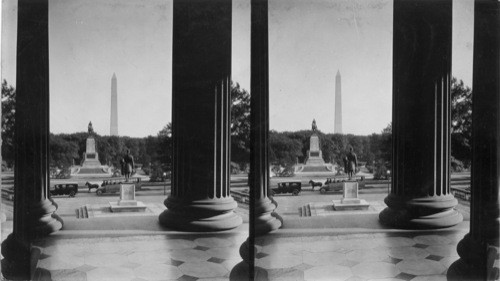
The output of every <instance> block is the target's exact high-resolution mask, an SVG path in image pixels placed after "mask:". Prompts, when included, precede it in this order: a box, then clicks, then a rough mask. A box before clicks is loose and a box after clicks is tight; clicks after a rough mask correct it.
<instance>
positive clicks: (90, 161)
mask: <svg viewBox="0 0 500 281" xmlns="http://www.w3.org/2000/svg"><path fill="white" fill-rule="evenodd" d="M82 167H83V168H100V167H101V162H99V154H98V153H97V151H96V145H95V139H94V137H92V136H90V137H88V138H87V146H86V150H85V154H84V157H83V162H82Z"/></svg>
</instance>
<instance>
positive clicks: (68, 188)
mask: <svg viewBox="0 0 500 281" xmlns="http://www.w3.org/2000/svg"><path fill="white" fill-rule="evenodd" d="M49 192H50V195H52V196H57V195H69V197H75V195H76V194H77V193H78V183H61V184H56V185H54V186H53V187H51V188H50V190H49Z"/></svg>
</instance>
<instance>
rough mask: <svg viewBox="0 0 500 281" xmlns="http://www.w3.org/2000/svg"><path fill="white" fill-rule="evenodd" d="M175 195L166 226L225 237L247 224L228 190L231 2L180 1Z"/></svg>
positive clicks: (162, 220)
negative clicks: (223, 234) (228, 230)
mask: <svg viewBox="0 0 500 281" xmlns="http://www.w3.org/2000/svg"><path fill="white" fill-rule="evenodd" d="M173 14H174V17H173V18H174V20H173V56H172V57H173V61H172V142H173V155H172V156H173V157H172V158H173V161H172V190H171V194H170V196H169V197H168V198H167V199H166V200H165V206H167V208H168V209H167V210H165V211H164V212H163V213H162V214H161V215H160V217H159V220H160V223H161V224H162V225H164V226H166V227H168V228H173V229H179V230H188V231H219V230H226V229H232V228H235V227H237V226H239V225H240V224H241V223H242V219H241V217H240V216H238V215H236V214H235V213H234V211H233V210H234V209H235V208H236V207H237V203H236V202H235V201H234V199H233V198H232V197H231V195H230V192H229V188H230V187H229V183H230V143H231V135H230V122H231V121H230V120H231V118H230V117H231V116H230V103H231V97H230V92H231V15H232V2H231V0H220V1H217V4H214V3H213V2H212V1H184V0H174V3H173Z"/></svg>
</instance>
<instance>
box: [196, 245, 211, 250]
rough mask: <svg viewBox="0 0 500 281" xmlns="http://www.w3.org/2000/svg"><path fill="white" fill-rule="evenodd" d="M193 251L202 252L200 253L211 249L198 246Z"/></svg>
mask: <svg viewBox="0 0 500 281" xmlns="http://www.w3.org/2000/svg"><path fill="white" fill-rule="evenodd" d="M193 249H195V250H200V251H206V250H208V249H210V248H209V247H204V246H196V247H194V248H193Z"/></svg>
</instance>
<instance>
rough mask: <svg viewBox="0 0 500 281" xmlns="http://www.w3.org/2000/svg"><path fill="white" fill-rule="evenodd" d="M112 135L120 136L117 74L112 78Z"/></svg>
mask: <svg viewBox="0 0 500 281" xmlns="http://www.w3.org/2000/svg"><path fill="white" fill-rule="evenodd" d="M109 134H110V135H111V136H118V93H117V91H116V75H115V74H114V73H113V77H112V78H111V126H110V132H109Z"/></svg>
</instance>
